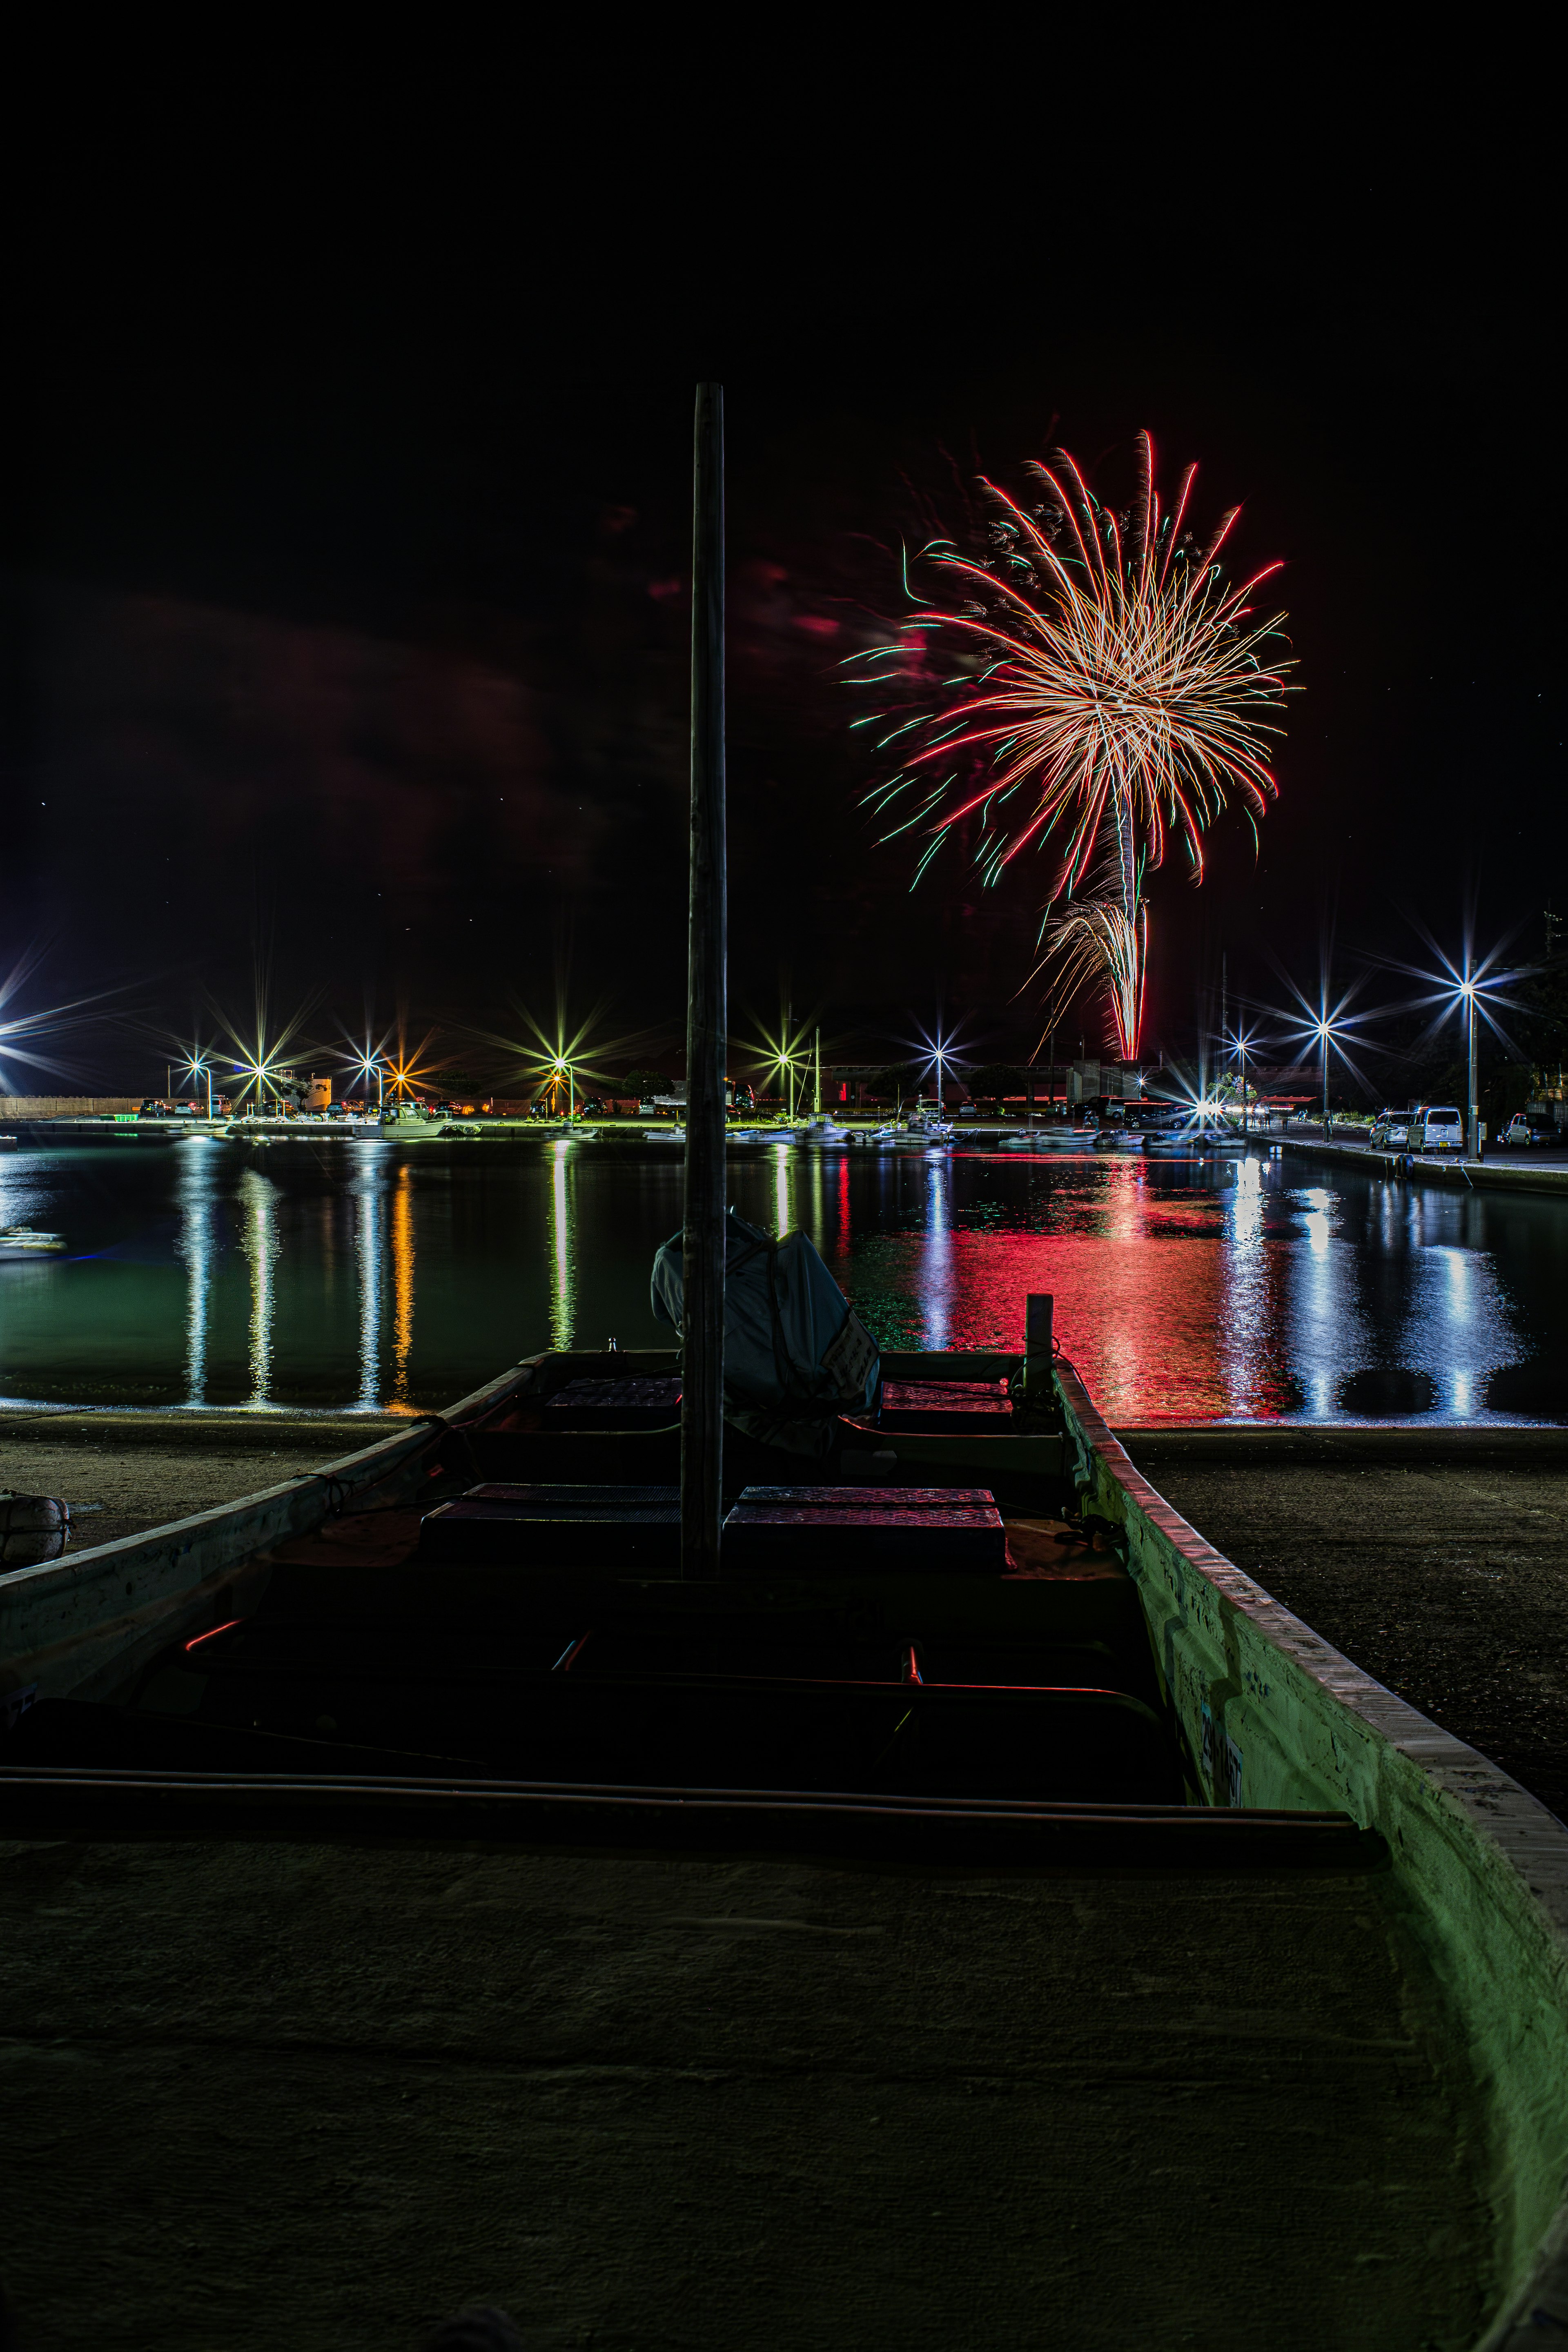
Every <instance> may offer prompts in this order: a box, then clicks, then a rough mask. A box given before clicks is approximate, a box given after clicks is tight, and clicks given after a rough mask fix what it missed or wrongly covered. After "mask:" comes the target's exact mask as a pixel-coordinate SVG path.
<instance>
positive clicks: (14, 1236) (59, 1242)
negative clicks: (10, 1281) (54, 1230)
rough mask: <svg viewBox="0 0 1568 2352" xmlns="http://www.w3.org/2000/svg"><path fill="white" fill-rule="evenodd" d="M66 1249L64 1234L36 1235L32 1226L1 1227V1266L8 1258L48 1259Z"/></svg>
mask: <svg viewBox="0 0 1568 2352" xmlns="http://www.w3.org/2000/svg"><path fill="white" fill-rule="evenodd" d="M65 1247H66V1239H65V1235H64V1234H39V1233H35V1232H34V1230H33V1228H32V1226H31V1225H0V1264H3V1263H4V1262H5V1260H6V1259H7V1258H39V1257H48V1256H50V1255H52V1254H53V1253H54V1252H55V1251H57V1250H63V1249H64V1248H65Z"/></svg>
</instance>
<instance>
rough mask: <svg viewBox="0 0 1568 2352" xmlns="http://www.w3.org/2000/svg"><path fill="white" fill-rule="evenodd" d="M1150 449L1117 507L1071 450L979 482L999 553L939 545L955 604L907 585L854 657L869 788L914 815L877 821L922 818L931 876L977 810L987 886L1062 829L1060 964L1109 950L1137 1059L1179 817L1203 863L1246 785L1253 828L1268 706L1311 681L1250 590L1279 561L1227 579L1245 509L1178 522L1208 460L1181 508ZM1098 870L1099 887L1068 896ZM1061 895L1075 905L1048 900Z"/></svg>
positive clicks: (1197, 869)
mask: <svg viewBox="0 0 1568 2352" xmlns="http://www.w3.org/2000/svg"><path fill="white" fill-rule="evenodd" d="M1137 457H1138V484H1137V491H1136V495H1135V497H1134V499H1133V501H1132V505H1131V509H1129V511H1127V512H1126V513H1124V514H1122V515H1120V516H1118V515H1115V514H1113V513H1111V512H1110V510H1109V509H1106V508H1105V507H1103V506H1101V505H1100V502H1099V500H1098V499H1096V498H1095V497H1094V495H1093V493H1092V492H1091V491H1090V490H1089V488H1088V486H1087V485H1086V483H1085V481H1084V479H1083V476H1082V474H1081V472H1080V471H1079V467H1078V466H1077V465H1076V464H1075V463H1074V461H1073V459H1072V458H1071V457H1068V456H1067V455H1066V454H1065V453H1058V456H1057V457H1056V458H1055V459H1054V461H1053V463H1052V464H1051V465H1049V466H1043V465H1031V466H1029V467H1027V468H1026V471H1027V472H1028V473H1029V474H1030V475H1031V476H1032V477H1033V478H1034V483H1035V495H1034V499H1033V502H1032V503H1031V504H1029V505H1027V506H1025V505H1023V504H1020V503H1019V502H1018V501H1017V500H1016V499H1013V498H1011V497H1009V496H1008V494H1007V493H1006V491H1005V490H1003V489H999V488H997V487H996V485H995V484H994V483H992V482H988V481H984V480H983V481H982V485H981V488H982V489H983V491H984V495H985V498H986V499H987V501H988V502H989V505H990V508H991V509H992V518H991V521H990V527H989V528H990V538H991V542H992V553H991V555H990V556H989V557H988V558H986V559H985V560H984V561H982V560H979V559H978V558H975V557H972V556H967V555H965V554H963V552H962V551H961V550H960V549H959V548H957V547H956V546H955V545H954V544H953V543H952V541H949V540H938V541H933V542H932V543H931V545H929V546H928V547H927V548H926V549H924V550H923V551H922V560H923V561H924V562H926V563H928V564H929V565H931V566H932V567H934V569H935V570H936V572H937V574H938V576H939V578H940V579H941V581H942V584H943V585H944V587H946V588H948V589H949V590H950V591H951V592H953V593H950V597H949V600H948V601H947V602H945V603H943V604H933V603H927V602H925V601H923V600H921V599H918V598H914V599H913V600H914V601H915V603H916V604H917V609H916V611H915V612H914V613H912V614H910V616H909V618H908V619H906V620H905V621H904V622H902V623H901V624H900V628H899V633H898V635H897V637H896V639H895V640H894V641H893V643H891V644H890V645H884V646H875V647H873V648H872V649H871V650H870V651H869V652H868V653H866V654H861V655H857V656H852V657H851V658H852V662H853V663H854V664H855V665H856V666H857V667H858V668H859V671H860V673H861V674H860V675H859V676H858V677H857V678H856V679H855V681H854V682H855V683H856V684H858V685H863V686H866V687H868V688H872V689H874V690H875V689H880V692H879V700H882V701H884V703H885V705H886V707H885V708H884V709H879V711H877V712H875V713H873V714H872V715H871V716H870V717H868V718H867V719H858V720H857V721H856V722H855V724H856V725H857V726H858V727H866V728H871V727H880V726H883V725H884V724H885V726H886V731H885V732H883V733H880V734H879V736H878V737H877V738H876V741H877V748H878V749H879V751H884V752H887V753H889V755H890V756H891V757H892V758H893V759H895V760H896V761H897V762H898V765H897V768H896V772H894V773H893V774H892V775H891V776H890V777H889V778H888V779H887V781H886V782H882V783H879V785H878V786H877V787H876V789H875V790H874V792H873V793H870V794H869V795H868V801H869V802H870V803H871V804H873V805H874V806H876V807H877V808H878V809H879V810H886V811H890V812H892V813H893V814H895V815H896V816H897V818H898V820H899V821H898V823H897V824H894V826H893V827H892V830H891V832H890V833H889V834H888V835H884V836H883V838H884V839H891V838H893V836H894V835H897V834H900V833H903V832H913V831H917V830H918V831H920V832H922V833H923V834H924V835H926V841H925V846H924V850H923V853H922V855H921V859H920V862H919V866H918V868H917V874H916V878H917V880H918V878H919V876H920V874H921V873H923V872H924V870H925V867H926V866H928V865H929V864H930V862H931V858H932V857H933V856H935V855H936V853H937V851H938V850H939V849H940V848H941V846H942V843H943V842H944V841H945V840H946V838H947V837H948V835H949V834H950V833H951V832H952V829H953V827H954V826H956V825H958V824H961V823H962V822H963V820H965V819H968V818H974V819H977V821H978V836H977V839H976V841H975V846H974V856H975V862H976V864H977V865H978V866H980V867H981V870H982V873H983V875H984V879H985V881H986V882H987V883H989V884H995V883H997V882H999V881H1000V880H1001V878H1002V876H1003V874H1004V873H1005V869H1006V868H1007V866H1009V865H1010V864H1011V863H1012V861H1013V859H1014V858H1016V856H1018V855H1019V853H1020V852H1021V851H1022V850H1024V849H1026V848H1027V847H1029V846H1030V845H1035V846H1036V847H1043V846H1044V845H1045V844H1046V843H1047V841H1050V842H1053V843H1054V844H1055V845H1056V847H1057V852H1058V864H1057V871H1056V874H1055V876H1054V878H1053V880H1052V883H1051V886H1050V888H1049V890H1048V892H1047V901H1046V905H1047V921H1046V924H1045V926H1044V929H1043V932H1042V936H1043V937H1044V938H1045V939H1047V940H1048V941H1049V944H1048V945H1047V959H1046V960H1047V962H1052V961H1056V962H1057V963H1058V965H1060V964H1062V963H1063V962H1064V960H1065V961H1066V962H1067V963H1072V964H1074V965H1075V966H1080V967H1081V974H1082V975H1083V976H1087V973H1088V971H1089V969H1090V966H1091V964H1092V965H1097V966H1098V968H1099V969H1100V971H1102V973H1103V974H1104V975H1105V976H1106V978H1107V979H1108V981H1109V982H1110V993H1111V999H1112V1010H1113V1018H1114V1022H1115V1026H1116V1030H1117V1037H1118V1044H1119V1045H1120V1046H1121V1051H1122V1052H1123V1054H1124V1055H1126V1056H1128V1057H1129V1058H1131V1055H1133V1054H1135V1053H1136V1051H1137V1042H1138V1029H1139V1025H1140V1024H1141V1021H1142V996H1143V981H1142V970H1143V958H1144V948H1145V943H1146V940H1147V918H1146V910H1145V908H1144V904H1143V889H1144V881H1145V877H1146V876H1147V874H1148V872H1149V871H1150V869H1151V868H1152V867H1153V866H1158V865H1159V864H1160V863H1161V862H1162V860H1163V856H1164V853H1165V846H1166V843H1167V840H1168V838H1169V836H1170V835H1172V834H1175V835H1176V836H1177V837H1178V838H1179V839H1180V840H1181V841H1182V843H1183V844H1184V846H1185V848H1186V850H1187V853H1188V856H1189V858H1190V860H1191V865H1192V869H1193V874H1194V879H1197V880H1201V879H1202V876H1203V835H1204V833H1205V829H1206V827H1207V826H1208V825H1209V824H1211V823H1212V822H1213V820H1214V819H1215V816H1217V815H1218V814H1219V813H1220V812H1221V811H1222V810H1223V809H1224V808H1226V806H1227V805H1228V803H1229V802H1230V801H1231V799H1233V798H1235V799H1238V800H1239V801H1240V802H1241V803H1242V805H1243V807H1244V808H1245V810H1246V812H1247V816H1248V817H1249V819H1250V820H1251V821H1252V824H1253V826H1254V833H1255V835H1256V827H1257V820H1258V817H1259V816H1261V815H1262V814H1263V812H1264V810H1265V808H1266V807H1267V805H1268V801H1269V800H1270V799H1271V798H1272V797H1273V795H1274V793H1275V790H1276V785H1275V780H1274V776H1273V773H1272V772H1271V770H1270V768H1269V766H1268V756H1267V755H1268V747H1269V739H1270V738H1271V737H1273V736H1275V735H1278V734H1279V733H1281V732H1282V729H1281V727H1280V726H1279V724H1278V723H1277V721H1276V718H1275V714H1278V713H1279V711H1281V710H1282V709H1283V698H1284V696H1285V695H1286V694H1287V693H1289V692H1292V691H1295V690H1296V689H1294V688H1290V687H1289V686H1287V684H1286V682H1285V681H1286V676H1287V673H1288V672H1289V670H1290V669H1292V668H1293V667H1294V666H1295V665H1294V664H1293V663H1292V662H1290V661H1289V660H1281V659H1279V657H1278V655H1277V653H1275V652H1272V651H1271V650H1270V647H1269V642H1268V641H1269V640H1270V639H1274V638H1277V636H1278V633H1279V627H1280V624H1281V622H1282V621H1283V619H1284V615H1283V614H1275V615H1274V616H1272V617H1271V618H1270V619H1268V620H1265V621H1258V620H1257V619H1255V617H1254V614H1253V608H1252V605H1251V603H1250V601H1249V600H1250V598H1251V597H1252V595H1253V593H1254V592H1255V591H1256V590H1257V589H1258V587H1259V585H1260V584H1261V583H1262V582H1264V581H1265V580H1267V579H1268V578H1269V577H1270V575H1271V574H1272V573H1273V572H1277V571H1278V570H1279V565H1278V564H1274V563H1271V564H1268V565H1266V566H1265V567H1264V568H1263V569H1262V570H1261V571H1259V572H1254V573H1253V574H1252V576H1251V577H1250V578H1249V579H1247V580H1246V581H1245V582H1243V583H1241V584H1240V585H1238V586H1231V585H1229V584H1228V583H1227V582H1226V576H1225V574H1224V572H1223V571H1222V569H1221V566H1220V562H1219V558H1220V552H1221V550H1222V549H1223V547H1224V545H1225V543H1226V540H1227V538H1228V537H1229V535H1230V532H1231V530H1232V528H1233V527H1234V525H1235V522H1236V520H1237V515H1238V513H1239V512H1240V509H1239V508H1237V507H1232V508H1231V509H1229V510H1228V511H1227V512H1226V514H1225V515H1224V516H1223V517H1222V518H1221V520H1220V522H1219V524H1218V526H1217V527H1216V529H1215V530H1214V532H1213V533H1212V534H1211V536H1210V537H1209V538H1208V540H1207V541H1205V542H1203V543H1201V544H1200V543H1199V541H1197V540H1196V539H1195V538H1194V535H1193V534H1192V533H1191V532H1190V531H1189V530H1187V529H1186V528H1185V526H1186V520H1187V509H1188V505H1189V502H1190V499H1191V496H1192V488H1193V481H1194V476H1195V474H1196V471H1197V468H1196V467H1194V466H1189V467H1187V469H1186V471H1185V473H1184V475H1183V477H1182V480H1181V485H1180V488H1179V489H1178V491H1177V495H1176V499H1175V503H1174V505H1173V507H1172V509H1170V511H1169V513H1166V512H1165V511H1164V510H1163V508H1162V505H1161V501H1160V497H1159V493H1158V491H1157V490H1156V488H1155V487H1154V448H1153V443H1152V440H1151V439H1150V437H1149V436H1148V434H1147V433H1142V434H1140V436H1138V442H1137ZM910 593H911V597H912V598H913V591H912V590H911V592H910ZM939 648H942V649H945V650H946V651H947V652H948V653H949V654H950V655H952V654H953V653H955V654H956V657H957V665H958V666H957V668H956V671H955V672H954V673H953V674H952V675H949V676H945V677H943V676H939V675H938V674H937V673H936V671H935V668H934V667H933V657H934V656H935V655H936V653H937V651H938V649H939ZM911 800H912V802H913V803H914V805H913V807H912V809H911V808H910V802H911ZM1091 870H1092V882H1091V888H1090V896H1089V898H1087V899H1082V900H1079V901H1078V903H1077V904H1076V905H1075V904H1074V900H1075V897H1076V894H1077V893H1078V892H1079V889H1080V887H1081V886H1083V884H1084V883H1085V881H1086V879H1087V878H1089V877H1090V875H1091ZM1058 901H1065V902H1066V903H1067V908H1068V911H1067V912H1066V913H1064V914H1060V915H1056V916H1053V915H1052V914H1051V911H1050V910H1051V908H1053V906H1055V905H1056V904H1057V902H1058ZM1096 910H1098V912H1097V911H1096ZM1084 959H1088V960H1089V961H1083V960H1084ZM1031 977H1033V975H1031Z"/></svg>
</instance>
